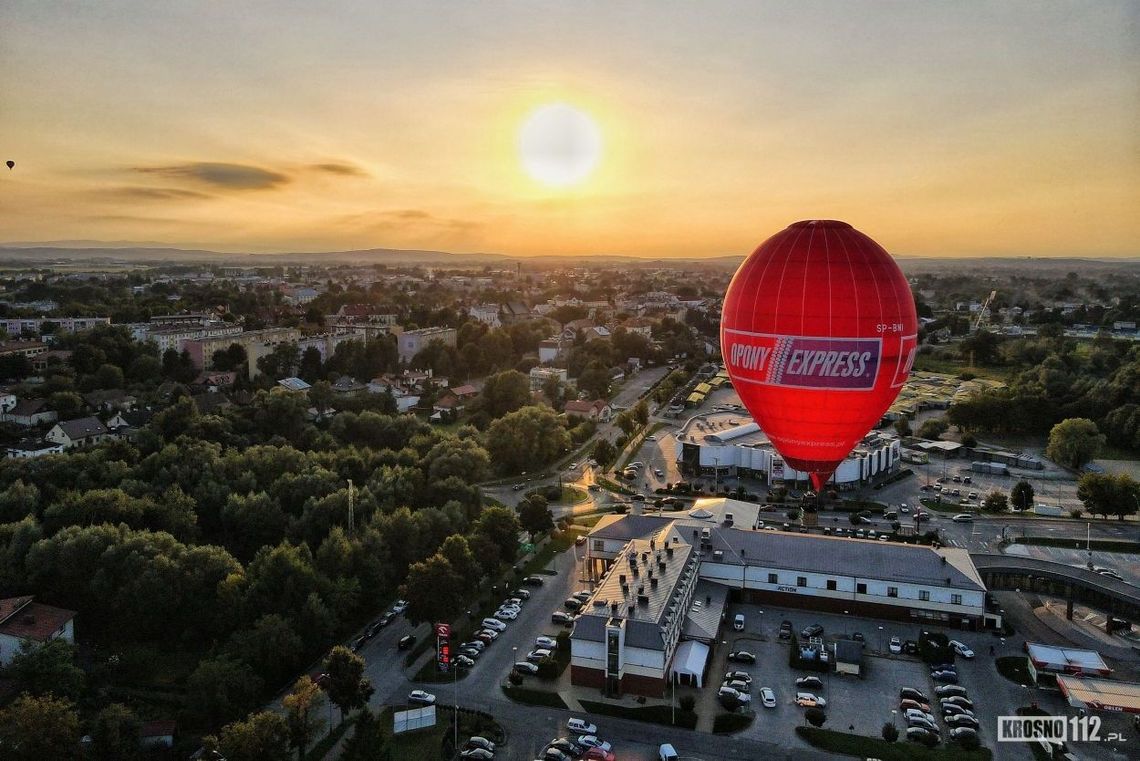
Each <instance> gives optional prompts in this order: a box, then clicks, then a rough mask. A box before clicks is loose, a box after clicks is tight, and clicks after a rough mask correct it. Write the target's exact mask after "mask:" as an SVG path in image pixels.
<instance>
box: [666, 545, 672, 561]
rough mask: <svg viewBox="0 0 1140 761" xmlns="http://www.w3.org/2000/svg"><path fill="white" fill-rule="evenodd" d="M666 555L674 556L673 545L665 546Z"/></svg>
mask: <svg viewBox="0 0 1140 761" xmlns="http://www.w3.org/2000/svg"><path fill="white" fill-rule="evenodd" d="M665 557H668V558H671V557H673V548H672V547H666V548H665Z"/></svg>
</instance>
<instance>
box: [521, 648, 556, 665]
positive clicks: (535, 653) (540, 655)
mask: <svg viewBox="0 0 1140 761" xmlns="http://www.w3.org/2000/svg"><path fill="white" fill-rule="evenodd" d="M551 655H553V653H551V652H550V651H549V650H547V649H546V648H543V647H540V648H538V649H537V650H531V651H530V652H529V653H527V654H526V659H527V660H528V661H530V662H531V663H541V662H542V661H545V660H546V659H548V658H549V657H550V656H551Z"/></svg>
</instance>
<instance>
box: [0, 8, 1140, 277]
mask: <svg viewBox="0 0 1140 761" xmlns="http://www.w3.org/2000/svg"><path fill="white" fill-rule="evenodd" d="M5 17H6V18H5V20H6V24H5V26H4V27H3V28H2V29H0V51H2V52H0V61H2V62H3V65H4V67H5V71H6V73H7V74H8V76H7V77H5V81H4V83H3V84H2V85H0V88H2V89H0V94H2V97H3V101H2V102H3V103H4V110H5V118H4V120H3V121H0V149H2V150H3V151H4V153H5V155H3V156H0V160H8V159H10V160H13V161H15V162H16V166H15V168H14V169H12V170H10V171H9V170H7V169H4V168H2V167H0V176H2V179H3V182H2V183H0V209H2V214H3V219H4V224H3V228H2V229H0V235H2V236H3V237H4V238H5V239H7V240H8V241H14V242H21V243H24V244H29V242H35V241H40V242H38V243H30V244H29V245H35V246H51V245H53V242H58V241H63V242H69V241H70V242H77V241H84V242H88V241H90V242H97V241H103V240H107V241H112V242H113V243H114V244H115V245H116V246H117V245H121V244H125V245H130V244H131V243H132V242H133V241H140V242H142V245H143V247H171V248H182V249H203V250H210V251H218V252H219V253H232V254H243V253H292V252H337V251H352V250H366V249H373V248H384V249H403V250H427V251H443V252H452V253H457V254H492V255H493V254H502V255H505V256H512V257H535V256H582V257H586V256H599V257H606V256H614V257H622V256H630V257H636V258H649V259H658V258H659V259H670V258H685V259H689V258H705V257H708V258H712V257H726V256H744V255H747V254H748V253H749V252H751V251H752V250H753V249H754V248H755V247H756V246H757V245H758V244H759V243H760V242H762V241H763V240H764V239H766V238H767V237H769V236H771V235H772V234H774V233H776V232H778V231H779V230H781V229H783V228H784V227H786V226H787V225H788V224H790V223H792V222H795V221H798V220H801V219H811V218H836V219H843V220H845V221H847V222H850V223H851V224H853V225H855V226H856V227H858V228H859V229H861V230H862V231H864V232H866V233H867V234H868V235H870V236H871V237H873V238H875V239H876V240H877V241H878V242H879V243H881V244H882V245H883V246H884V247H885V248H886V249H887V250H888V251H890V252H891V253H892V254H894V255H895V256H898V257H903V258H954V257H962V258H977V257H1012V258H1024V257H1042V258H1045V257H1048V258H1090V259H1106V258H1124V259H1127V258H1134V257H1137V256H1140V246H1138V244H1137V241H1140V215H1137V214H1136V213H1135V209H1136V208H1140V137H1138V135H1140V130H1138V129H1137V126H1138V125H1137V115H1138V114H1140V44H1138V41H1137V37H1136V29H1137V21H1138V20H1140V6H1138V5H1137V4H1135V3H1129V2H1091V3H996V2H991V3H984V2H963V3H956V4H953V5H935V4H911V3H901V2H871V1H868V2H861V3H850V4H849V3H837V2H807V3H802V4H796V5H794V6H792V5H785V4H775V3H744V2H727V1H725V2H710V3H704V4H700V5H699V6H698V5H681V4H662V3H655V2H647V1H643V2H629V3H623V4H620V5H613V4H607V3H602V2H582V3H576V4H573V5H567V4H563V3H554V2H534V3H526V4H520V3H510V2H484V3H477V4H475V3H473V4H464V5H453V4H448V3H443V2H417V3H405V2H394V3H385V4H383V5H382V6H380V5H378V4H375V3H369V2H365V1H364V0H342V1H341V2H335V3H328V4H324V5H319V6H314V5H311V4H300V3H287V4H282V3H278V2H272V3H271V2H263V1H262V0H248V1H247V2H245V3H241V4H236V5H235V4H215V3H180V4H174V5H169V6H167V5H155V4H151V3H142V2H137V1H129V0H107V1H106V2H101V3H99V4H61V5H55V4H43V3H39V2H34V1H33V0H15V1H14V2H13V3H10V4H9V7H8V9H7V13H6V14H5ZM552 104H567V105H569V106H571V107H573V109H575V110H576V111H577V112H580V113H581V114H582V115H584V117H585V118H586V119H587V120H588V121H589V122H590V123H591V124H592V125H594V126H595V127H596V130H597V133H598V135H600V146H599V147H595V148H594V149H593V150H594V154H592V155H591V156H589V157H588V158H590V160H591V161H592V162H596V166H593V164H591V166H592V167H593V168H591V169H590V170H589V171H588V172H587V173H586V174H585V175H584V176H583V177H582V178H581V179H575V180H574V182H573V183H572V184H567V185H564V186H555V185H553V184H551V183H544V182H541V181H536V179H535V176H534V172H533V171H530V168H529V167H528V160H527V159H528V156H527V155H526V151H525V149H523V148H520V145H519V144H520V137H519V135H520V130H521V129H522V127H523V125H524V123H527V120H528V117H529V116H530V115H531V114H533V113H534V112H535V110H536V109H540V108H541V107H544V106H550V105H552ZM557 137H563V136H562V135H557ZM529 158H531V159H533V156H531V157H529ZM531 163H533V162H531ZM528 171H530V173H529V174H528ZM2 245H5V246H8V247H11V246H13V245H14V244H13V243H5V244H2Z"/></svg>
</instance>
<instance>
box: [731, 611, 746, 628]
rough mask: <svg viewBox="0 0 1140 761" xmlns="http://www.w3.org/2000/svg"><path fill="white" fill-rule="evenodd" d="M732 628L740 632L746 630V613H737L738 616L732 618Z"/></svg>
mask: <svg viewBox="0 0 1140 761" xmlns="http://www.w3.org/2000/svg"><path fill="white" fill-rule="evenodd" d="M732 628H733V629H735V630H736V631H738V632H742V631H744V614H743V613H737V614H736V618H734V619H733V620H732Z"/></svg>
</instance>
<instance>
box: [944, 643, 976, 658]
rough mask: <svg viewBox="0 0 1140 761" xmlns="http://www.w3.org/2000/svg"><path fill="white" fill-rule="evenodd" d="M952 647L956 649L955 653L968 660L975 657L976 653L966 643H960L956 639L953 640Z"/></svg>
mask: <svg viewBox="0 0 1140 761" xmlns="http://www.w3.org/2000/svg"><path fill="white" fill-rule="evenodd" d="M950 647H952V648H954V652H955V653H957V654H958V655H960V656H962V657H963V658H965V659H967V660H969V659H970V658H973V657H974V651H973V650H971V649H970V648H969V646H968V645H967V644H966V643H965V642H959V641H958V640H956V639H952V640H950Z"/></svg>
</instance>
